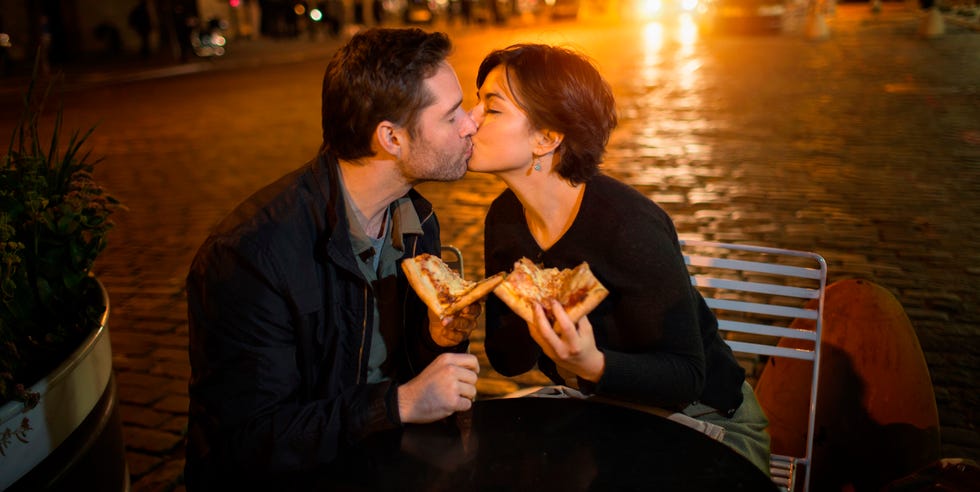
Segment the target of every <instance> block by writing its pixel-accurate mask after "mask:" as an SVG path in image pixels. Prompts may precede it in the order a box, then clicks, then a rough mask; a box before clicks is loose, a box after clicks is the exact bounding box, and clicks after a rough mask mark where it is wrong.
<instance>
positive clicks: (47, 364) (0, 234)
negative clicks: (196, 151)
mask: <svg viewBox="0 0 980 492" xmlns="http://www.w3.org/2000/svg"><path fill="white" fill-rule="evenodd" d="M36 80H37V76H36V74H35V77H34V79H33V80H32V81H31V83H30V85H29V86H28V89H27V92H26V94H25V96H24V111H23V115H22V116H21V119H20V121H19V123H18V126H17V127H16V128H15V129H14V132H13V135H12V137H11V140H10V144H9V147H8V149H7V153H6V154H5V155H3V157H2V158H0V403H3V402H6V401H9V400H20V401H24V402H25V404H31V403H32V402H35V403H36V395H31V394H29V393H27V392H26V391H25V389H24V388H25V387H27V386H29V385H31V384H33V383H35V382H36V381H37V380H38V379H40V378H41V377H43V376H44V375H45V374H47V373H48V372H50V371H51V370H52V369H54V368H55V367H57V365H58V363H59V362H60V361H61V360H62V359H63V358H64V357H65V356H67V355H68V354H70V353H71V352H72V351H73V350H74V349H75V348H76V347H77V346H78V344H79V343H80V341H81V340H83V339H84V338H85V337H86V336H87V335H88V334H89V333H90V332H91V330H92V328H93V327H94V326H97V323H98V318H99V317H100V316H101V314H102V312H103V311H104V309H105V306H104V305H102V298H101V295H99V289H98V285H97V283H96V282H95V280H94V279H93V278H92V277H91V276H90V270H91V268H92V265H93V263H94V262H95V259H96V257H97V256H98V255H99V253H101V252H102V250H103V249H104V248H105V246H106V234H107V233H108V231H109V229H111V227H112V222H110V221H109V216H110V215H111V214H112V212H113V211H115V210H116V209H117V208H119V202H118V201H116V200H115V199H114V198H113V197H111V196H109V195H108V194H106V192H105V191H104V190H103V189H102V188H101V187H100V186H99V185H98V184H97V183H96V182H95V181H94V180H93V177H92V171H93V167H94V166H95V164H96V163H97V162H98V160H96V161H94V162H92V161H90V152H84V153H83V152H82V146H83V145H84V144H85V142H86V140H87V139H88V138H89V136H90V135H91V134H92V131H93V130H94V128H93V129H90V130H89V131H88V132H86V133H84V134H79V132H77V131H76V132H73V133H72V134H71V135H70V137H69V138H68V141H67V142H62V141H61V138H62V111H61V110H60V109H59V111H58V112H57V116H56V118H55V121H54V127H53V131H52V134H51V137H50V140H49V141H47V142H45V143H46V145H45V144H43V143H42V137H41V135H40V131H39V125H40V119H41V116H42V114H43V111H44V103H45V101H46V100H47V97H48V94H49V93H50V87H49V88H48V90H47V91H45V93H44V94H43V96H42V97H39V98H36V97H35V96H34V91H35V84H36Z"/></svg>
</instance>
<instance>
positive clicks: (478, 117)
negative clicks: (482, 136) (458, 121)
mask: <svg viewBox="0 0 980 492" xmlns="http://www.w3.org/2000/svg"><path fill="white" fill-rule="evenodd" d="M470 118H471V119H472V120H473V121H474V122H475V123H476V127H477V128H479V127H480V125H482V124H483V105H482V104H477V105H476V106H474V107H473V109H471V110H470Z"/></svg>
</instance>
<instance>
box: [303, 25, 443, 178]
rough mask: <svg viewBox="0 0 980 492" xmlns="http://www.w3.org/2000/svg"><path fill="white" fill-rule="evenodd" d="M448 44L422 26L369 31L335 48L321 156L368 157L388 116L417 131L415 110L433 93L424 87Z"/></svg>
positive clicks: (326, 94) (325, 102)
mask: <svg viewBox="0 0 980 492" xmlns="http://www.w3.org/2000/svg"><path fill="white" fill-rule="evenodd" d="M451 50H452V43H451V42H450V41H449V37H448V36H446V35H445V34H444V33H438V32H437V33H427V32H425V31H423V30H421V29H417V28H413V29H378V28H374V29H368V30H366V31H363V32H360V33H358V34H356V35H354V37H353V38H352V39H351V40H350V42H348V43H347V44H346V45H345V46H344V47H342V48H341V49H340V50H338V51H337V52H336V53H335V54H334V56H333V58H331V60H330V63H328V64H327V70H326V73H325V74H324V76H323V108H322V120H323V144H322V146H321V147H320V153H321V154H328V153H329V154H333V155H334V156H336V157H338V158H341V159H358V158H361V157H367V156H370V155H373V154H374V152H373V151H372V149H371V140H372V135H373V133H374V130H375V128H377V126H378V124H379V123H381V122H382V121H385V120H388V121H391V122H392V123H395V124H397V125H401V126H404V127H407V128H408V131H409V134H411V135H413V136H414V135H415V134H416V126H417V123H418V117H419V113H420V112H421V111H422V109H424V108H425V107H427V106H428V105H430V104H432V103H433V101H434V100H435V96H434V95H433V94H431V93H430V92H429V91H428V90H427V89H426V87H425V79H427V78H429V77H431V76H432V75H434V74H435V72H436V71H437V70H438V68H439V66H440V65H441V64H442V63H444V62H445V61H446V58H447V57H448V56H449V53H450V51H451Z"/></svg>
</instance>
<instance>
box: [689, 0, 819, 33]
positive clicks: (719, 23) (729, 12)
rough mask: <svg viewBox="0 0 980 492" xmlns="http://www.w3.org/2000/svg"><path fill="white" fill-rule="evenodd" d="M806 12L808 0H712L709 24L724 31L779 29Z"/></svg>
mask: <svg viewBox="0 0 980 492" xmlns="http://www.w3.org/2000/svg"><path fill="white" fill-rule="evenodd" d="M805 14H806V1H805V0H711V3H710V4H709V6H708V14H707V15H706V21H707V22H706V25H707V26H708V28H709V30H710V31H713V32H721V33H778V32H782V31H785V30H788V29H791V28H793V26H796V25H797V24H799V23H801V22H802V20H803V18H804V17H805Z"/></svg>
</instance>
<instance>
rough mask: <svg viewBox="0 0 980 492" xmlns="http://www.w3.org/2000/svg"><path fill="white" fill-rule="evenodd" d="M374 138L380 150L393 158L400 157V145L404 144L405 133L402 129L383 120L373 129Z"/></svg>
mask: <svg viewBox="0 0 980 492" xmlns="http://www.w3.org/2000/svg"><path fill="white" fill-rule="evenodd" d="M374 136H375V139H376V140H377V141H378V145H379V146H380V147H381V149H382V150H384V151H385V152H387V153H389V154H391V155H393V156H395V157H401V152H402V145H404V144H405V132H404V130H403V129H402V127H400V126H398V125H396V124H394V123H392V122H390V121H388V120H385V121H382V122H381V123H378V126H377V127H375V129H374Z"/></svg>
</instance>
